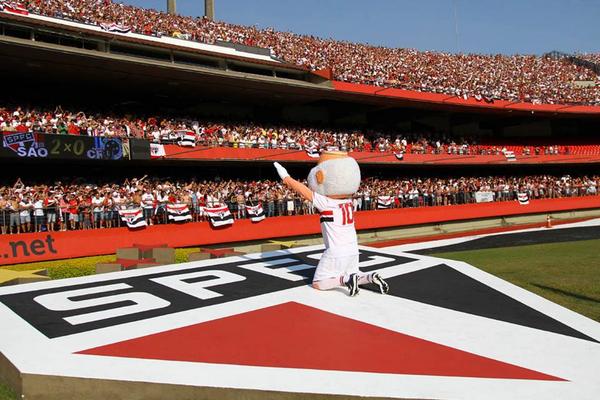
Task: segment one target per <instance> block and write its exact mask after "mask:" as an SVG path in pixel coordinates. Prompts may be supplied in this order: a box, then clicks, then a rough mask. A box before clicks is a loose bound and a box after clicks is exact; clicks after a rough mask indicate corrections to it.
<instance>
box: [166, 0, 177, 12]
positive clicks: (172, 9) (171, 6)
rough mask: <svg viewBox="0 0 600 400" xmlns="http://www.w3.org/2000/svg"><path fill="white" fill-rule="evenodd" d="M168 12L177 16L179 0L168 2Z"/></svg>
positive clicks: (168, 0)
mask: <svg viewBox="0 0 600 400" xmlns="http://www.w3.org/2000/svg"><path fill="white" fill-rule="evenodd" d="M167 12H168V13H169V14H177V0H167Z"/></svg>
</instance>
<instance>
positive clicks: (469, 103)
mask: <svg viewBox="0 0 600 400" xmlns="http://www.w3.org/2000/svg"><path fill="white" fill-rule="evenodd" d="M332 83H333V87H334V88H335V89H336V90H338V91H340V92H346V93H355V94H363V95H372V96H384V97H389V98H397V99H401V100H406V101H415V102H428V103H437V104H447V105H452V106H462V107H470V108H487V109H496V110H505V111H512V110H515V111H532V112H540V113H564V114H596V115H600V107H597V106H572V105H566V104H531V103H521V102H511V101H507V100H495V101H494V102H493V103H487V102H485V101H477V100H476V99H475V98H473V97H470V98H468V99H466V100H465V99H464V98H462V97H456V96H451V95H447V94H441V93H429V92H417V91H413V90H404V89H394V88H382V87H378V86H371V85H361V84H356V83H348V82H339V81H333V82H332Z"/></svg>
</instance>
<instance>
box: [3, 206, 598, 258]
mask: <svg viewBox="0 0 600 400" xmlns="http://www.w3.org/2000/svg"><path fill="white" fill-rule="evenodd" d="M590 208H600V196H588V197H579V198H565V199H546V200H532V201H531V203H530V204H529V205H527V206H521V205H519V204H518V203H517V202H516V201H514V202H503V203H481V204H467V205H457V206H445V207H444V206H441V207H423V208H406V209H394V210H380V211H362V212H357V213H356V214H355V215H356V217H355V220H356V227H357V229H358V230H365V229H377V228H390V227H397V226H398V227H399V226H409V225H421V224H430V223H439V222H447V221H457V220H469V219H476V218H489V217H499V216H508V215H519V214H535V213H545V212H552V211H565V210H574V209H590ZM317 233H320V225H319V217H318V216H317V215H304V216H297V217H275V218H267V219H266V220H264V221H262V222H260V223H252V222H250V221H249V220H241V221H236V222H235V224H234V225H233V226H230V227H224V228H216V229H215V228H212V227H211V226H210V225H209V224H208V222H197V223H188V224H183V225H159V226H151V227H148V228H146V229H142V230H138V231H130V230H129V229H127V228H114V229H96V230H89V231H69V232H51V233H50V232H43V233H28V234H22V235H2V236H0V265H6V264H17V263H23V262H34V261H44V260H57V259H64V258H72V257H84V256H93V255H101V254H112V253H115V250H116V249H117V248H119V247H129V246H132V245H133V244H135V243H139V244H159V243H161V244H162V243H167V244H168V245H169V246H171V247H189V246H203V245H210V244H218V243H230V242H239V241H247V240H259V239H271V238H282V237H290V236H301V235H311V234H317Z"/></svg>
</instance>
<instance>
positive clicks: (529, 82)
mask: <svg viewBox="0 0 600 400" xmlns="http://www.w3.org/2000/svg"><path fill="white" fill-rule="evenodd" d="M10 3H16V4H18V5H20V6H22V7H24V8H26V9H27V10H28V12H30V13H36V14H41V15H45V16H50V17H55V18H61V19H65V20H72V21H78V22H83V23H86V24H93V25H97V26H104V27H106V26H117V27H118V31H119V32H129V31H132V32H136V33H140V34H144V35H151V36H163V35H165V36H170V37H176V38H181V39H187V40H192V41H198V42H202V43H215V42H217V41H224V42H233V43H240V44H245V45H249V46H256V47H261V48H268V49H270V50H271V52H272V55H273V56H275V57H277V58H280V59H281V60H283V61H285V62H288V63H292V64H296V65H299V66H303V67H307V68H309V69H311V70H322V69H331V70H332V72H333V76H334V78H335V79H336V80H339V81H345V82H353V83H361V84H368V85H376V86H382V87H394V88H402V89H408V90H415V91H422V92H433V93H444V94H449V95H454V96H459V97H464V98H468V97H474V98H476V99H478V100H481V101H488V102H492V101H494V100H498V99H502V100H509V101H523V102H530V103H535V104H541V103H544V104H585V105H599V104H600V86H598V83H599V78H598V76H597V74H596V73H595V72H593V71H592V70H591V69H589V68H586V67H584V66H581V65H576V64H575V63H572V62H570V61H569V60H568V59H566V58H556V57H547V56H544V57H540V56H533V55H514V56H505V55H483V54H451V53H440V52H431V51H418V50H414V49H403V48H387V47H381V46H372V45H367V44H361V43H351V42H346V41H336V40H331V39H323V38H318V37H314V36H307V35H298V34H294V33H291V32H280V31H276V30H274V29H271V28H266V29H259V28H257V27H253V26H240V25H233V24H228V23H225V22H219V21H212V20H209V19H206V18H192V17H185V16H179V15H169V14H166V13H164V12H160V11H156V10H150V9H143V8H139V7H133V6H128V5H123V4H120V3H116V2H112V1H111V0H26V1H20V2H19V1H17V2H10ZM111 24H113V25H111ZM109 29H110V28H109ZM579 57H581V58H582V59H585V60H588V61H590V62H592V63H596V62H598V57H599V56H598V55H597V54H581V55H579ZM578 82H584V83H586V84H584V85H578V84H577V83H578ZM590 82H591V84H589V83H590Z"/></svg>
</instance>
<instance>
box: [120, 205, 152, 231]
mask: <svg viewBox="0 0 600 400" xmlns="http://www.w3.org/2000/svg"><path fill="white" fill-rule="evenodd" d="M119 216H120V217H121V221H123V222H125V223H126V224H127V227H128V228H130V229H136V228H145V227H147V226H148V223H146V220H145V219H144V213H143V212H142V209H141V208H139V207H137V208H129V209H125V210H119Z"/></svg>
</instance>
